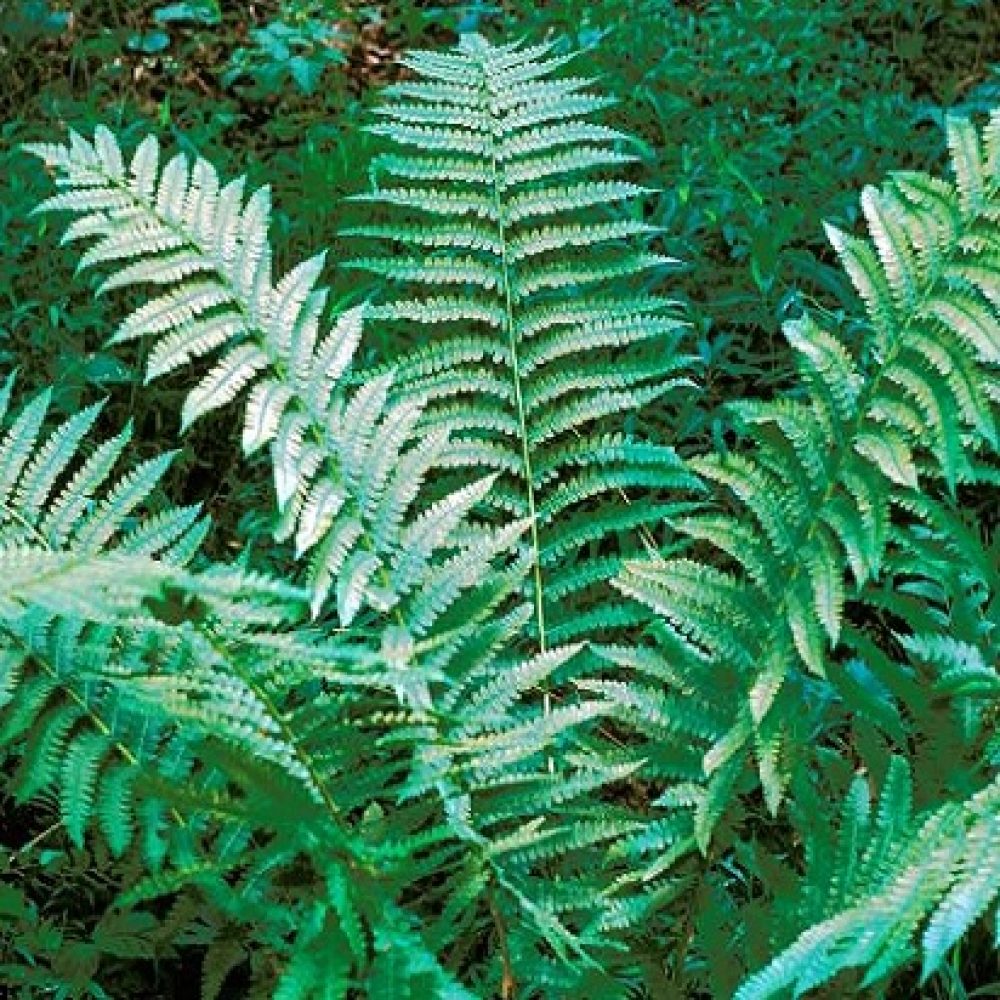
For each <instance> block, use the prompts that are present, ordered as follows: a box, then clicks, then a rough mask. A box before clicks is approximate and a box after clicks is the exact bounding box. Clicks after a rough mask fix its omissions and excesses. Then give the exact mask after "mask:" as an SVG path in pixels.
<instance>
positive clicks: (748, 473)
mask: <svg viewBox="0 0 1000 1000" xmlns="http://www.w3.org/2000/svg"><path fill="white" fill-rule="evenodd" d="M983 138H984V142H983V143H982V144H981V142H980V139H979V137H978V135H977V133H976V131H975V129H974V128H973V126H972V125H971V124H969V123H968V122H960V121H952V122H950V124H949V146H950V148H951V150H952V156H953V163H954V168H955V172H956V182H955V183H954V184H949V183H947V182H944V181H941V180H937V179H932V178H930V177H927V176H924V175H918V174H901V175H898V176H896V177H895V178H894V179H893V180H892V181H891V182H890V183H889V184H887V185H886V186H885V187H884V188H883V189H881V190H880V191H876V190H875V189H868V190H866V191H865V193H864V195H863V196H862V209H863V211H864V214H865V218H866V221H867V223H868V226H869V230H870V232H871V241H870V242H867V241H863V240H860V239H858V238H855V237H852V236H848V235H847V234H844V233H841V232H838V231H836V230H833V229H831V230H830V231H829V234H830V238H831V241H832V243H833V246H834V248H835V249H836V250H837V252H838V254H839V255H840V257H841V260H842V262H843V264H844V267H845V269H846V270H847V272H848V274H849V275H850V277H851V279H852V281H853V282H854V284H855V286H856V288H857V289H858V293H859V295H860V296H861V298H862V299H863V300H864V303H865V307H866V314H867V317H866V318H867V321H868V326H869V330H870V338H869V340H868V342H867V343H866V344H865V345H864V347H863V350H862V357H861V359H860V360H856V359H855V358H854V357H852V355H851V354H850V353H849V352H848V350H847V349H846V348H845V346H844V345H843V344H842V343H841V342H840V340H839V339H838V338H837V337H836V336H835V335H834V334H832V333H831V332H829V331H828V330H826V329H824V328H823V327H822V326H820V325H819V324H818V323H817V322H816V321H815V320H813V319H812V318H810V317H806V318H803V319H801V320H797V321H794V322H791V323H789V324H787V325H786V327H785V334H786V336H787V338H788V340H789V343H790V346H791V347H792V349H793V350H794V351H795V354H796V357H797V359H798V362H799V371H800V373H801V376H802V379H803V382H804V390H805V391H804V392H803V393H802V394H801V396H799V397H797V398H796V397H789V398H781V399H779V400H777V401H774V402H759V401H746V402H740V403H737V404H734V410H735V412H736V414H737V416H738V418H739V419H740V421H741V423H742V425H743V427H744V428H745V432H746V435H747V436H748V438H749V439H750V441H751V442H752V443H753V445H754V446H755V448H754V450H753V451H749V452H748V451H734V452H731V453H729V454H724V455H723V454H716V455H708V456H705V457H704V458H698V459H695V460H692V461H691V463H690V465H691V467H692V468H693V469H694V471H695V472H697V474H698V475H699V476H701V477H703V478H704V479H706V480H709V481H712V482H714V483H716V484H718V486H719V487H720V489H721V490H723V491H725V505H724V506H723V504H722V503H720V504H719V505H717V506H714V507H710V508H709V509H707V510H706V511H704V512H698V513H695V514H692V515H690V516H686V517H683V518H678V519H675V520H674V522H673V524H674V527H675V528H676V529H677V530H678V531H680V532H681V533H682V534H684V535H687V536H688V537H690V538H691V539H694V540H697V541H698V542H699V543H701V544H705V545H708V546H711V547H712V549H714V550H715V552H717V553H718V556H717V558H715V559H712V560H709V559H692V558H690V557H688V556H683V557H680V558H677V559H673V560H665V561H656V562H637V563H634V564H632V565H630V566H629V567H628V569H627V570H626V572H625V573H624V574H623V576H622V578H621V580H620V581H619V586H620V587H621V589H622V591H623V592H624V593H626V594H628V595H629V596H632V597H635V598H637V599H640V600H644V601H646V602H647V603H648V604H649V605H650V606H652V607H654V608H655V609H656V610H657V611H658V612H659V613H660V614H662V615H663V617H664V620H665V622H666V623H667V626H668V627H669V628H670V630H671V633H672V634H673V636H674V637H675V638H676V639H677V640H678V642H679V643H680V644H681V645H682V646H685V647H687V650H688V654H687V655H689V656H696V657H704V658H707V662H709V663H711V664H712V669H713V670H715V671H717V672H718V673H719V674H720V675H722V676H724V677H726V678H727V683H730V684H731V685H732V687H733V689H734V690H735V691H736V692H738V693H739V697H738V703H737V704H736V705H735V706H734V708H735V711H734V715H733V721H732V724H731V726H730V727H729V728H728V730H727V731H726V732H725V734H724V735H723V736H722V737H721V738H720V739H719V740H718V741H717V742H716V743H715V744H714V745H713V746H712V748H711V749H710V750H709V752H708V753H707V755H706V757H705V769H706V772H707V773H709V774H712V773H716V772H719V771H720V769H721V768H723V766H724V765H725V764H726V763H727V762H728V761H731V760H734V759H736V758H738V757H740V756H742V755H743V754H744V753H745V751H746V749H747V747H750V746H752V747H753V749H754V751H755V753H756V757H757V763H758V769H759V773H760V778H761V781H762V784H763V788H764V791H765V794H766V796H767V801H768V804H769V806H770V808H771V809H772V811H774V810H777V808H778V805H779V803H780V801H781V798H782V796H783V793H784V788H785V785H786V782H787V777H788V774H789V768H788V766H786V764H784V763H783V762H782V756H783V754H785V753H786V751H787V747H788V743H789V729H788V727H789V725H790V724H791V720H792V719H793V717H794V716H795V715H796V713H797V711H798V709H797V706H798V705H799V704H800V703H801V700H802V697H803V686H802V683H801V682H800V681H799V680H798V679H803V680H804V679H805V678H809V677H814V678H825V677H826V676H827V675H828V674H829V673H831V672H832V671H833V670H835V669H836V668H835V667H834V665H833V663H832V660H833V659H834V657H833V655H832V651H833V650H835V649H836V647H837V646H838V644H839V643H840V640H841V637H842V632H843V627H844V618H845V606H846V605H847V603H848V601H849V600H850V599H852V598H854V597H855V596H856V595H858V594H860V593H861V592H863V589H864V588H865V586H866V585H868V584H869V583H870V582H871V581H873V580H875V579H877V578H878V577H879V575H880V573H881V571H882V568H883V566H884V564H885V560H886V551H887V548H888V546H889V544H890V540H891V537H892V531H891V526H892V523H893V511H894V509H899V508H901V507H902V508H903V509H904V510H908V511H909V512H910V513H912V514H914V515H916V516H919V515H920V513H921V511H920V506H919V501H918V500H917V501H915V500H914V499H912V498H913V497H914V496H915V495H919V491H921V490H922V489H924V490H926V489H930V490H933V489H935V488H937V484H938V483H940V484H941V485H942V487H943V489H944V490H945V491H946V492H947V493H950V494H951V495H952V496H954V494H955V491H956V489H957V488H958V486H959V485H960V484H962V483H966V482H970V481H972V480H974V479H975V478H976V473H975V471H974V466H973V461H972V456H973V455H974V454H975V453H976V451H978V450H982V449H987V450H995V449H996V447H997V422H996V406H997V400H998V395H997V382H996V374H995V366H996V363H997V361H998V360H1000V353H998V346H1000V345H998V341H997V335H996V330H997V326H996V323H997V312H996V294H997V293H996V288H997V286H996V279H995V274H994V271H993V268H992V262H993V261H994V260H995V257H996V254H997V237H996V233H995V223H994V213H995V211H996V200H995V199H996V184H997V182H996V171H997V163H998V157H1000V119H997V118H994V119H993V121H992V122H991V125H990V126H989V127H988V128H987V129H986V130H985V132H984V137H983ZM845 566H846V567H847V568H848V569H849V576H846V577H845V573H844V567H845Z"/></svg>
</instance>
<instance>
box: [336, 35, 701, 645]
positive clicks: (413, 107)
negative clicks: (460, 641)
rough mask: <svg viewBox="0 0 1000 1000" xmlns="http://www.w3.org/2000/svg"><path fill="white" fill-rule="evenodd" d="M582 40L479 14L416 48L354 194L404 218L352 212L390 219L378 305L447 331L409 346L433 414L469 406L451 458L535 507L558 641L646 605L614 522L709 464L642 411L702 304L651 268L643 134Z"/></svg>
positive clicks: (495, 494)
mask: <svg viewBox="0 0 1000 1000" xmlns="http://www.w3.org/2000/svg"><path fill="white" fill-rule="evenodd" d="M566 62H567V58H566V57H565V56H560V55H555V54H553V46H552V45H551V44H542V45H536V46H524V45H516V44H515V45H503V46H493V45H491V44H490V43H489V42H487V41H486V40H485V39H484V38H482V37H481V36H478V35H467V36H464V37H463V39H462V41H461V42H460V43H459V45H458V47H457V48H456V49H454V50H452V51H450V52H448V53H437V52H415V53H411V54H410V55H409V56H407V57H406V59H404V65H405V66H406V67H407V68H408V69H410V70H411V71H412V72H413V74H414V79H412V80H407V81H406V82H405V83H400V84H397V85H395V86H392V87H389V88H387V90H386V99H385V100H383V101H382V103H380V104H379V105H378V106H377V107H376V109H375V110H376V115H377V116H378V118H379V124H376V125H374V126H373V127H372V129H371V130H372V131H373V132H375V133H376V134H377V135H379V136H382V137H384V138H385V139H386V140H387V141H388V142H389V143H390V144H391V146H392V147H393V149H392V151H391V152H388V153H385V154H383V155H381V156H379V157H377V158H376V159H375V161H374V162H373V164H372V166H371V171H370V172H371V176H372V180H373V190H372V191H371V192H370V193H368V194H364V195H359V196H357V197H356V198H355V201H358V202H360V203H362V204H364V205H365V206H366V208H368V207H369V206H372V210H375V211H377V210H382V213H383V214H384V216H385V218H386V220H387V221H384V222H379V223H378V224H377V225H373V224H365V225H361V226H357V227H353V228H351V229H349V230H347V233H348V234H349V235H352V236H354V237H358V238H361V237H364V238H368V239H373V238H374V239H376V240H378V241H379V244H377V245H376V249H375V250H373V252H372V253H371V254H370V255H368V256H364V257H359V258H357V259H355V260H352V261H349V262H347V266H349V267H351V268H357V269H363V270H364V271H366V272H368V273H370V274H373V275H376V276H377V277H378V278H379V279H380V281H382V282H385V283H386V284H387V288H386V294H380V295H378V297H377V302H376V304H375V305H373V306H372V307H371V308H370V310H369V316H370V317H371V319H372V321H374V322H383V323H386V324H390V325H391V326H392V328H393V329H394V330H395V331H397V332H398V335H399V337H400V338H404V337H406V335H407V331H406V330H405V329H401V327H402V325H403V324H404V323H409V324H413V323H416V324H420V326H421V327H426V328H427V329H428V334H429V336H430V337H431V338H432V339H430V341H429V342H427V335H425V334H424V333H423V332H422V330H421V332H420V333H419V335H418V336H417V338H416V339H418V341H419V342H420V344H421V346H419V347H417V348H416V349H412V350H409V351H406V352H404V353H402V355H401V356H399V357H397V358H394V359H393V360H392V362H391V364H392V367H393V369H394V370H395V371H396V372H397V383H396V384H397V392H398V393H399V394H400V396H401V398H409V397H410V396H412V395H413V394H416V395H417V396H418V397H427V398H430V399H432V400H433V401H434V402H435V404H436V405H435V406H434V407H433V409H432V411H431V412H430V413H429V414H428V415H427V416H426V417H425V420H424V424H425V426H428V427H434V426H437V425H438V424H440V423H441V422H444V423H447V424H448V425H452V426H456V427H457V428H458V432H457V434H456V441H455V447H454V449H453V450H452V453H451V459H450V460H451V461H452V462H461V463H462V464H463V465H467V466H470V467H473V468H476V467H482V468H484V469H487V470H490V471H491V472H493V473H495V474H496V475H498V476H499V477H500V478H499V480H498V482H497V483H496V484H495V485H494V487H493V489H492V491H491V495H490V500H491V503H492V504H493V505H494V506H495V507H498V508H499V509H500V510H502V511H504V512H505V514H506V515H507V516H512V517H514V518H527V519H528V521H529V524H530V544H531V565H532V591H533V595H532V601H533V604H534V606H535V629H536V633H537V641H538V643H539V646H540V648H541V649H543V650H544V649H546V648H547V647H548V646H549V645H550V644H553V643H560V642H566V641H575V640H577V639H579V638H581V637H586V636H587V635H588V634H590V633H592V632H594V631H596V630H600V629H602V628H608V627H617V626H626V625H630V624H633V622H634V619H635V615H634V611H635V609H634V608H633V609H631V611H630V609H629V608H628V607H627V606H625V605H624V604H623V602H622V601H621V600H620V599H618V600H616V601H615V603H614V605H612V604H610V603H609V602H608V600H607V594H608V590H607V586H606V584H607V581H609V580H610V579H611V578H612V577H613V576H614V575H615V574H616V573H617V571H618V568H619V566H620V559H619V555H618V551H617V548H618V546H617V545H616V544H615V539H616V538H618V537H619V536H620V533H622V532H624V531H626V530H629V529H631V530H632V531H635V530H637V529H642V528H647V530H648V528H649V526H652V525H655V524H658V523H659V522H661V521H662V519H663V517H664V514H665V512H666V510H668V509H669V508H667V507H665V506H664V503H663V499H664V496H663V495H664V492H665V491H672V490H676V489H677V488H678V487H679V486H682V485H685V484H686V485H691V478H690V477H689V476H686V475H685V474H684V473H683V472H682V470H681V469H680V465H679V460H678V459H677V457H676V455H675V453H674V451H673V450H672V443H671V442H667V443H664V444H660V443H659V442H656V441H654V440H652V439H651V438H650V437H649V436H648V435H644V434H642V433H641V432H636V431H635V430H631V431H630V430H626V418H629V417H631V418H632V420H633V422H634V416H635V414H636V413H637V411H639V410H640V409H641V408H642V407H644V406H647V405H648V404H651V403H653V402H654V401H658V400H661V399H663V397H665V396H667V395H668V394H670V393H672V392H673V391H675V390H677V389H678V388H679V387H681V386H685V385H690V382H689V380H688V379H686V378H684V377H683V374H682V373H683V370H684V368H685V365H687V363H688V359H685V358H684V357H682V356H680V355H679V354H678V353H677V345H678V342H679V338H680V336H681V334H682V332H683V329H684V324H683V323H682V322H681V321H680V319H679V318H678V310H677V308H676V304H675V303H673V302H672V301H671V300H669V299H667V298H665V297H664V296H663V295H661V294H659V293H658V292H656V291H654V290H652V289H651V288H650V287H649V286H650V285H652V284H653V283H654V282H655V281H656V277H657V273H658V271H661V270H662V268H663V266H664V265H666V264H669V263H671V261H670V259H669V258H666V257H664V256H663V255H661V254H658V253H655V252H651V251H650V250H648V249H646V248H645V247H644V245H643V244H644V243H646V242H648V241H649V240H650V239H651V238H653V237H654V236H655V235H656V229H655V228H654V227H652V226H650V225H648V224H647V223H645V222H643V221H642V216H641V198H642V196H643V195H644V194H645V193H646V189H644V188H642V187H640V186H638V185H637V184H635V183H632V182H631V181H626V180H620V179H617V178H615V177H614V176H613V173H611V172H612V171H617V170H620V168H622V167H623V166H625V165H627V164H629V163H631V162H632V161H633V160H635V158H636V157H635V155H634V153H633V152H632V151H631V150H632V148H633V146H634V144H632V143H630V140H629V138H628V136H626V135H625V134H623V133H621V132H619V131H617V130H616V129H612V128H609V127H608V126H606V125H601V124H595V123H593V122H592V121H591V120H590V119H591V118H592V116H593V115H594V113H595V112H598V111H600V110H602V109H603V108H605V107H607V106H608V105H609V104H610V103H613V102H612V101H610V100H609V99H608V98H606V97H603V96H600V95H598V94H596V93H594V92H593V91H592V90H591V84H592V81H590V80H588V79H586V78H579V77H566V76H564V75H561V74H559V73H558V71H559V70H560V69H561V68H562V67H563V66H564V64H565V63H566ZM626 209H628V210H626ZM639 239H641V240H642V241H643V243H639V244H638V245H636V241H637V240H639ZM386 243H388V244H389V245H388V246H387V245H386ZM397 289H398V291H397ZM409 336H410V337H411V338H412V337H413V336H414V335H413V333H412V331H410V332H409ZM636 492H638V493H639V494H640V496H639V497H634V496H633V497H632V498H630V497H629V494H633V495H634V494H635V493H636ZM609 501H610V502H609Z"/></svg>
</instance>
